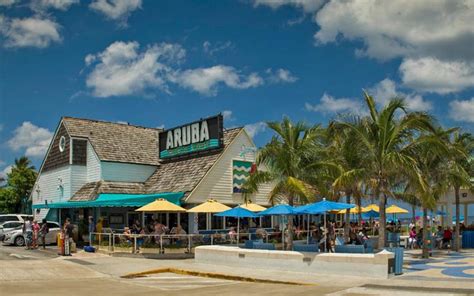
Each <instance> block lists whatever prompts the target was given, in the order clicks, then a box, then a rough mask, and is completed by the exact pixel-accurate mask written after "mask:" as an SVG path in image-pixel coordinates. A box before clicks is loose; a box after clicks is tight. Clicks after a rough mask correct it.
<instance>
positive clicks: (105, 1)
mask: <svg viewBox="0 0 474 296" xmlns="http://www.w3.org/2000/svg"><path fill="white" fill-rule="evenodd" d="M141 7H142V0H95V1H93V2H92V3H91V4H90V5H89V8H90V9H92V10H94V11H97V12H99V13H102V14H103V15H105V16H106V17H107V18H108V19H111V20H115V21H119V22H120V23H121V24H122V25H126V24H127V19H128V17H129V16H130V14H131V13H132V12H133V11H135V10H137V9H140V8H141Z"/></svg>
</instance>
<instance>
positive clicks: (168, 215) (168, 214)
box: [166, 213, 171, 229]
mask: <svg viewBox="0 0 474 296" xmlns="http://www.w3.org/2000/svg"><path fill="white" fill-rule="evenodd" d="M166 226H167V227H168V228H169V229H171V227H170V213H166Z"/></svg>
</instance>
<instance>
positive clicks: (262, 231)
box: [255, 227, 267, 239]
mask: <svg viewBox="0 0 474 296" xmlns="http://www.w3.org/2000/svg"><path fill="white" fill-rule="evenodd" d="M255 235H256V236H257V238H260V239H265V238H266V237H267V231H266V230H265V229H263V228H262V227H259V228H257V230H255Z"/></svg>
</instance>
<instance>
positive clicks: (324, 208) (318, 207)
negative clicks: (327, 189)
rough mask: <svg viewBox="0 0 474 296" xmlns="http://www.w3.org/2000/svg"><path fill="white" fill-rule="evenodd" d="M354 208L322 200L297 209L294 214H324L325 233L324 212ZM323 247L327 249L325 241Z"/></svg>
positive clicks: (345, 204) (351, 205)
mask: <svg viewBox="0 0 474 296" xmlns="http://www.w3.org/2000/svg"><path fill="white" fill-rule="evenodd" d="M354 207H355V205H353V204H347V203H342V202H335V201H329V200H326V198H323V200H322V201H318V202H315V203H312V204H309V205H306V206H303V207H300V208H299V209H297V210H296V212H297V214H312V215H315V214H321V213H324V229H325V231H326V232H327V228H326V212H328V211H334V210H346V209H351V208H354ZM324 245H325V248H327V240H324Z"/></svg>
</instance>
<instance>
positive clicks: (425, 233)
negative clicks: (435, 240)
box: [422, 207, 431, 258]
mask: <svg viewBox="0 0 474 296" xmlns="http://www.w3.org/2000/svg"><path fill="white" fill-rule="evenodd" d="M429 231H431V229H430V230H429ZM429 243H430V242H428V210H427V209H426V208H425V207H423V253H422V257H423V258H429V248H428V245H429Z"/></svg>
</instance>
